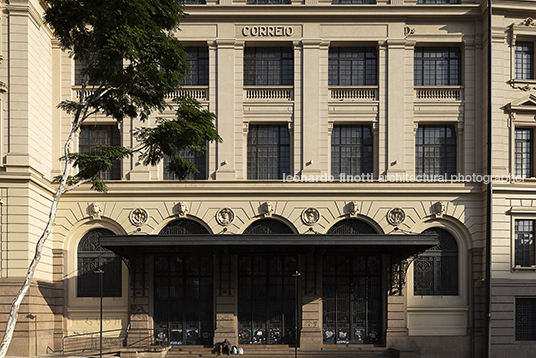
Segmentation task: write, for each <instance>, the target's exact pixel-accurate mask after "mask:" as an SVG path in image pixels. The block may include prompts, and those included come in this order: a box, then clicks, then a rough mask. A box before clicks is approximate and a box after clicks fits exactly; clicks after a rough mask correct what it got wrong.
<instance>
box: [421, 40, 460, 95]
mask: <svg viewBox="0 0 536 358" xmlns="http://www.w3.org/2000/svg"><path fill="white" fill-rule="evenodd" d="M461 60H462V58H461V51H460V48H459V47H416V48H415V52H414V82H415V86H459V85H461Z"/></svg>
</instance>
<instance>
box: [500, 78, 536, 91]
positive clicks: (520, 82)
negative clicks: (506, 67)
mask: <svg viewBox="0 0 536 358" xmlns="http://www.w3.org/2000/svg"><path fill="white" fill-rule="evenodd" d="M507 83H508V84H509V85H510V86H512V88H517V89H520V90H522V91H530V90H532V89H536V79H517V78H512V79H511V80H510V81H508V82H507Z"/></svg>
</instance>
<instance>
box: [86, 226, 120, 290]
mask: <svg viewBox="0 0 536 358" xmlns="http://www.w3.org/2000/svg"><path fill="white" fill-rule="evenodd" d="M101 235H114V233H113V232H112V231H110V230H106V229H95V230H91V231H89V232H87V233H86V234H85V235H84V236H83V237H82V239H81V240H80V242H79V243H78V252H77V253H78V277H77V286H78V287H77V291H78V293H77V295H78V297H100V289H99V285H100V283H99V282H100V277H99V275H101V274H99V273H95V271H97V270H102V271H104V273H102V275H104V276H103V278H102V281H103V287H102V296H103V297H121V279H122V277H121V276H122V262H121V259H120V258H119V256H117V255H116V254H114V253H113V252H111V251H108V250H106V249H105V248H103V247H102V246H100V237H101Z"/></svg>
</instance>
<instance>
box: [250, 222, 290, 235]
mask: <svg viewBox="0 0 536 358" xmlns="http://www.w3.org/2000/svg"><path fill="white" fill-rule="evenodd" d="M293 233H294V232H293V231H292V229H291V228H289V227H288V226H287V225H285V224H283V223H282V222H281V221H277V220H274V219H263V220H259V221H255V222H254V223H253V224H251V225H249V226H248V227H247V229H246V230H244V234H261V235H262V234H293Z"/></svg>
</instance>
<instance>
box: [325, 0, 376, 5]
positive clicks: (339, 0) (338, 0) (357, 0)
mask: <svg viewBox="0 0 536 358" xmlns="http://www.w3.org/2000/svg"><path fill="white" fill-rule="evenodd" d="M331 3H332V4H355V5H358V4H376V0H332V2H331Z"/></svg>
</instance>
